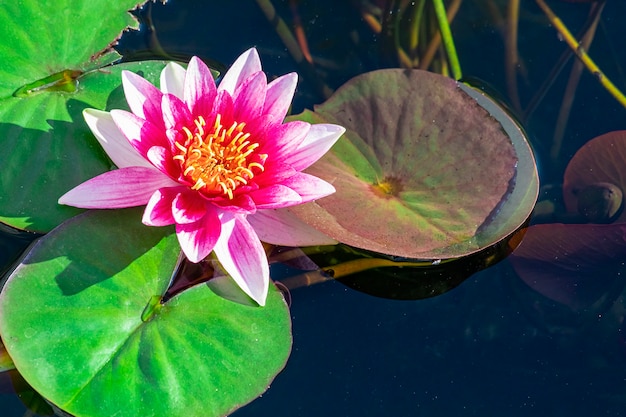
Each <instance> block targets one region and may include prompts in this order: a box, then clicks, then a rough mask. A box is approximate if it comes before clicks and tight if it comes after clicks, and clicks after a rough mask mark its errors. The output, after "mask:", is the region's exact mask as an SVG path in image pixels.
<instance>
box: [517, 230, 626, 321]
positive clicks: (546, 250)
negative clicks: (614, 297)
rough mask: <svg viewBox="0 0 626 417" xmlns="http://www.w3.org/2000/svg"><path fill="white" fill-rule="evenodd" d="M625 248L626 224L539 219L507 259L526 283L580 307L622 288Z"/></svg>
mask: <svg viewBox="0 0 626 417" xmlns="http://www.w3.org/2000/svg"><path fill="white" fill-rule="evenodd" d="M625 252H626V224H610V225H605V224H540V225H533V226H531V227H529V228H528V230H527V233H526V236H525V238H524V241H523V242H522V243H521V244H520V245H519V247H518V248H517V249H516V250H515V252H513V254H512V255H511V256H509V258H508V259H509V260H510V261H511V263H512V264H513V267H514V268H515V271H516V272H517V274H518V276H519V277H520V278H521V279H522V281H524V282H525V283H526V285H528V286H529V287H531V288H532V289H534V290H535V291H537V292H539V293H540V294H542V295H543V296H545V297H548V298H550V299H552V300H555V301H557V302H559V303H561V304H564V305H566V306H568V307H570V308H571V309H572V310H576V311H580V310H583V309H585V308H588V307H589V306H590V305H592V304H593V303H595V302H596V301H597V300H598V299H600V298H601V297H602V296H603V295H605V294H607V293H608V292H610V291H611V290H613V289H615V288H617V290H618V292H617V294H619V293H621V289H622V288H623V286H624V284H623V283H621V282H622V281H623V277H622V275H623V272H624V253H625ZM616 283H617V284H618V285H617V287H615V285H616Z"/></svg>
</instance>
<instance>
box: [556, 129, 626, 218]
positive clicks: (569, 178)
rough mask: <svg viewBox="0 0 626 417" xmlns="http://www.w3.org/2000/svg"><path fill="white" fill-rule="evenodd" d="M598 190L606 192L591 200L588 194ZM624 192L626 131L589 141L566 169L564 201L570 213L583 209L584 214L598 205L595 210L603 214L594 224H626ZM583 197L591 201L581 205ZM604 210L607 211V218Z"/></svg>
mask: <svg viewBox="0 0 626 417" xmlns="http://www.w3.org/2000/svg"><path fill="white" fill-rule="evenodd" d="M598 188H599V189H600V190H601V191H604V190H606V192H603V193H602V194H600V195H596V196H595V197H596V198H595V199H594V200H595V201H594V200H591V199H590V198H589V195H590V193H589V191H592V192H593V191H594V190H595V189H598ZM611 190H612V191H611ZM625 190H626V130H621V131H615V132H609V133H606V134H604V135H600V136H598V137H596V138H594V139H592V140H590V141H589V142H587V143H586V144H585V145H584V146H583V147H582V148H580V149H579V150H578V152H576V154H575V155H574V157H573V158H572V159H571V161H570V162H569V164H568V165H567V168H566V170H565V176H564V180H563V199H564V200H565V206H566V208H567V210H568V211H569V212H577V211H581V210H582V211H583V213H581V214H585V213H584V207H589V206H590V205H593V204H594V202H595V206H593V208H595V207H596V206H598V205H599V208H598V209H596V210H597V211H600V213H598V215H596V216H594V217H593V218H591V219H590V220H591V221H592V222H594V223H608V222H610V221H612V222H617V223H626V211H625V210H622V209H621V206H622V205H623V202H622V199H623V195H624V191H625ZM596 194H598V193H596ZM581 196H585V197H587V198H586V200H591V201H589V202H585V201H583V202H581V201H580V199H581ZM591 197H594V195H593V194H591ZM581 203H582V204H581ZM603 208H604V210H601V209H603ZM601 211H605V212H606V215H605V216H604V219H603V218H602V216H601V214H602V213H601Z"/></svg>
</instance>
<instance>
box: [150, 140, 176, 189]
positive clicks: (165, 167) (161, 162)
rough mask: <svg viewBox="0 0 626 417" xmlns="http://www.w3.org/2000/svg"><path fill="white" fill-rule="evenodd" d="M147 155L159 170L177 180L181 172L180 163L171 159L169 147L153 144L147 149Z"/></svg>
mask: <svg viewBox="0 0 626 417" xmlns="http://www.w3.org/2000/svg"><path fill="white" fill-rule="evenodd" d="M147 157H148V159H149V160H150V162H152V165H154V166H155V167H156V168H157V169H158V170H159V171H161V172H162V173H164V174H165V175H167V176H168V177H170V178H172V179H173V180H175V181H176V180H178V178H179V177H180V174H181V172H180V165H179V164H178V163H177V162H176V161H175V160H174V159H173V157H172V153H171V152H170V150H169V149H166V148H164V147H162V146H153V147H152V148H150V150H148V155H147Z"/></svg>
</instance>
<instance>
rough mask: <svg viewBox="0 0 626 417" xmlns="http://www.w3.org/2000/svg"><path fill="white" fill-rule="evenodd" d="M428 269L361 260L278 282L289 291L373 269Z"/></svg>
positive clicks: (429, 264)
mask: <svg viewBox="0 0 626 417" xmlns="http://www.w3.org/2000/svg"><path fill="white" fill-rule="evenodd" d="M390 266H391V267H393V266H395V267H420V266H421V267H425V266H426V267H428V266H433V262H430V261H423V262H396V261H392V260H390V259H378V258H361V259H354V260H352V261H347V262H342V263H340V264H337V265H333V266H329V267H326V268H322V269H317V270H315V271H308V272H304V273H302V274H298V275H295V276H292V277H289V278H285V279H283V280H281V281H280V282H281V283H282V284H283V285H285V287H287V288H288V289H290V290H293V289H295V288H300V287H309V286H311V285H314V284H320V283H322V282H326V281H331V280H333V279H337V278H342V277H345V276H347V275H351V274H356V273H357V272H363V271H367V270H368V269H373V268H383V267H390Z"/></svg>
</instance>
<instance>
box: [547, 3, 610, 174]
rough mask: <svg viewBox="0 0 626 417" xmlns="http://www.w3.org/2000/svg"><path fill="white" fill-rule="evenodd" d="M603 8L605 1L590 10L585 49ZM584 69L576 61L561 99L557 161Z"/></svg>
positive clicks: (554, 146) (554, 156)
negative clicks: (590, 17)
mask: <svg viewBox="0 0 626 417" xmlns="http://www.w3.org/2000/svg"><path fill="white" fill-rule="evenodd" d="M595 7H598V8H599V10H598V11H597V13H594V8H595ZM603 8H604V2H601V3H594V4H593V6H592V9H591V10H590V14H593V15H594V16H595V18H594V20H593V22H592V24H591V26H590V27H589V30H587V31H586V32H585V34H584V35H583V37H582V40H581V42H580V44H581V45H582V47H583V48H585V50H588V49H589V48H590V46H591V43H592V42H593V38H594V36H595V33H596V29H597V28H598V23H599V22H600V16H601V12H602V9H603ZM583 70H584V65H583V63H582V62H581V61H580V60H576V61H574V64H573V65H572V69H571V71H570V76H569V80H568V81H567V87H566V88H565V93H564V94H563V100H562V101H561V107H560V109H559V116H558V118H557V122H556V127H555V128H554V135H553V137H552V148H551V149H550V158H551V159H552V160H553V161H555V162H556V161H558V159H559V155H560V153H561V145H562V144H563V136H564V135H565V128H566V127H567V122H568V120H569V115H570V111H571V109H572V104H573V103H574V98H575V97H576V89H577V87H578V83H579V81H580V77H581V75H582V72H583Z"/></svg>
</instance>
